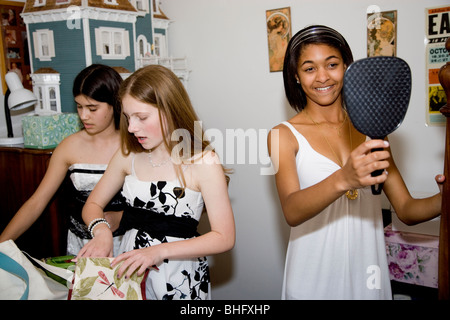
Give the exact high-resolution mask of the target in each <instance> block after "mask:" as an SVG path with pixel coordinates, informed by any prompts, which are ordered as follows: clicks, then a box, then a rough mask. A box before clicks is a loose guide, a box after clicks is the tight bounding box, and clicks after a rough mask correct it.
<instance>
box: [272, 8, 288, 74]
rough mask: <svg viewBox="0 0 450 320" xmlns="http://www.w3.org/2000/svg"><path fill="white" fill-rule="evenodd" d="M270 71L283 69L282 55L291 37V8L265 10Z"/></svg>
mask: <svg viewBox="0 0 450 320" xmlns="http://www.w3.org/2000/svg"><path fill="white" fill-rule="evenodd" d="M266 26H267V41H268V45H269V66H270V72H275V71H281V70H283V62H284V55H285V53H286V48H287V45H288V43H289V40H290V39H291V33H292V31H291V8H289V7H288V8H281V9H274V10H267V11H266Z"/></svg>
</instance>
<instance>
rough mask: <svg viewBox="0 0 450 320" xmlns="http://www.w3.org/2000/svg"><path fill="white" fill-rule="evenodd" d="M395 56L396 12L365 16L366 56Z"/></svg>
mask: <svg viewBox="0 0 450 320" xmlns="http://www.w3.org/2000/svg"><path fill="white" fill-rule="evenodd" d="M396 55H397V11H396V10H394V11H385V12H375V13H370V14H367V56H368V57H376V56H390V57H395V56H396Z"/></svg>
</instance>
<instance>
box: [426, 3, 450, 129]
mask: <svg viewBox="0 0 450 320" xmlns="http://www.w3.org/2000/svg"><path fill="white" fill-rule="evenodd" d="M425 16H426V17H425V18H426V27H425V28H426V30H425V32H426V38H427V42H426V63H425V65H426V77H427V79H426V85H425V88H426V91H427V92H426V95H425V96H426V98H427V99H426V100H427V101H426V118H427V124H428V125H445V122H446V119H445V117H444V116H443V115H442V114H441V112H440V111H439V110H440V109H441V108H442V107H443V106H444V105H445V104H446V103H447V97H446V95H445V91H444V89H443V88H442V86H441V84H440V82H439V70H440V69H441V67H442V66H443V65H445V64H446V63H447V62H450V54H449V52H448V51H447V50H446V49H445V42H446V41H447V38H448V37H449V36H450V6H445V7H436V8H427V9H425Z"/></svg>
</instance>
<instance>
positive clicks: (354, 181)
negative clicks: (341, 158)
mask: <svg viewBox="0 0 450 320" xmlns="http://www.w3.org/2000/svg"><path fill="white" fill-rule="evenodd" d="M388 147H389V142H387V141H385V140H370V141H366V142H364V143H362V144H360V145H359V146H358V147H357V148H355V150H353V151H352V153H351V154H350V156H349V158H348V160H347V162H346V163H345V165H344V167H343V172H344V174H345V175H344V180H343V183H345V184H346V185H345V186H344V190H350V189H355V188H362V187H366V186H371V185H375V184H380V183H384V182H385V181H386V179H387V171H386V169H387V168H388V167H389V161H388V159H389V158H390V153H389V151H387V150H385V148H388ZM373 149H382V150H378V151H374V152H372V150H373ZM376 170H384V173H383V174H381V175H379V176H376V177H372V175H371V174H372V172H374V171H376Z"/></svg>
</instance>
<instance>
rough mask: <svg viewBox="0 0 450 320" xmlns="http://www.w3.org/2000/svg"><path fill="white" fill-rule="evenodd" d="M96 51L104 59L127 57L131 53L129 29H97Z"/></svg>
mask: <svg viewBox="0 0 450 320" xmlns="http://www.w3.org/2000/svg"><path fill="white" fill-rule="evenodd" d="M95 40H96V52H97V55H99V56H101V57H102V58H103V59H121V60H122V59H125V58H126V57H127V56H129V55H130V41H129V35H128V31H127V30H125V29H122V28H106V27H100V28H97V29H95Z"/></svg>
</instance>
